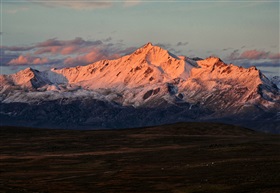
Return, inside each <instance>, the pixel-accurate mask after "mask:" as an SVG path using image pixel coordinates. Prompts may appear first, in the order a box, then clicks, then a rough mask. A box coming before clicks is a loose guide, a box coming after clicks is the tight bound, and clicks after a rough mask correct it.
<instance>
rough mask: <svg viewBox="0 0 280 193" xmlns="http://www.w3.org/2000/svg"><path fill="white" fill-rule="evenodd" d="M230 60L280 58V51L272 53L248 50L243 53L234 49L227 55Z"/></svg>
mask: <svg viewBox="0 0 280 193" xmlns="http://www.w3.org/2000/svg"><path fill="white" fill-rule="evenodd" d="M227 59H228V60H261V59H271V60H279V59H280V53H271V52H265V51H260V50H246V51H243V52H242V53H241V54H240V53H239V50H238V49H237V50H234V51H233V52H232V53H230V55H229V56H228V57H227Z"/></svg>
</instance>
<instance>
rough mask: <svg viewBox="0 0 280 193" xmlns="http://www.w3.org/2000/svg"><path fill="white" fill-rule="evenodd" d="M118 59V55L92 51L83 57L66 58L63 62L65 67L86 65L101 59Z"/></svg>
mask: <svg viewBox="0 0 280 193" xmlns="http://www.w3.org/2000/svg"><path fill="white" fill-rule="evenodd" d="M118 57H120V55H118V54H110V53H106V51H104V50H98V49H96V50H93V51H91V52H89V53H87V54H85V55H82V56H76V57H68V58H66V59H65V60H64V64H65V65H66V66H76V65H87V64H91V63H94V62H96V61H99V60H103V59H115V58H118Z"/></svg>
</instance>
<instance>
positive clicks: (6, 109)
mask: <svg viewBox="0 0 280 193" xmlns="http://www.w3.org/2000/svg"><path fill="white" fill-rule="evenodd" d="M0 80H1V82H2V83H3V84H1V86H0V89H1V91H0V93H1V97H0V101H1V114H0V118H1V120H3V121H2V123H1V124H3V125H26V126H28V125H29V126H36V127H46V126H47V127H56V128H73V129H92V128H124V127H141V126H148V125H158V124H164V123H174V122H180V121H207V120H211V121H222V122H225V123H233V124H239V125H243V126H247V127H250V128H253V129H256V130H262V131H266V132H280V128H279V127H280V126H279V125H280V124H279V123H280V118H279V109H280V95H279V89H278V88H277V86H276V85H275V84H274V83H273V82H271V81H270V80H268V79H267V78H266V77H265V76H264V75H263V74H262V73H261V72H260V71H259V70H258V69H256V68H255V67H251V68H248V69H246V68H242V67H238V66H234V65H233V64H230V65H227V64H225V63H224V62H223V61H221V60H220V59H219V58H215V57H210V58H207V59H204V60H203V59H199V60H197V59H191V58H188V57H182V56H175V55H174V54H171V53H169V52H168V51H167V50H164V49H162V48H160V47H158V46H153V45H152V44H151V43H148V44H146V45H144V46H143V47H142V48H139V49H138V50H136V51H135V52H134V53H132V54H131V55H127V56H123V57H121V58H119V59H116V60H102V61H99V62H96V63H93V64H89V65H87V66H77V67H73V68H63V69H51V70H49V71H44V72H40V71H37V70H34V69H31V68H28V69H25V70H23V71H20V72H18V73H16V74H12V75H1V76H0Z"/></svg>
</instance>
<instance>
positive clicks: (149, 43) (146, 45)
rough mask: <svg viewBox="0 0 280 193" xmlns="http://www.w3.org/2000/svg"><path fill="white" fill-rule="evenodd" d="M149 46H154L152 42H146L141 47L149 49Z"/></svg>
mask: <svg viewBox="0 0 280 193" xmlns="http://www.w3.org/2000/svg"><path fill="white" fill-rule="evenodd" d="M151 46H154V45H153V44H152V42H148V43H146V44H145V45H144V46H143V47H151Z"/></svg>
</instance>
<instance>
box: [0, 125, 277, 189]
mask: <svg viewBox="0 0 280 193" xmlns="http://www.w3.org/2000/svg"><path fill="white" fill-rule="evenodd" d="M0 132H1V135H0V138H1V139H0V152H1V154H0V192H1V193H26V192H40V193H47V192H49V193H64V192H65V193H66V192H76V193H82V192H94V193H103V192H104V193H126V192H127V193H128V192H129V193H140V192H141V193H149V192H162V193H163V192H167V193H168V192H171V193H202V192H207V193H221V192H227V193H233V192H239V193H276V192H280V154H279V149H280V140H279V139H280V137H279V135H269V134H262V133H257V132H254V131H251V130H248V129H245V128H240V127H236V126H231V125H225V124H218V123H178V124H173V125H166V126H158V127H150V128H138V129H124V130H99V131H78V130H49V129H32V128H17V127H1V128H0Z"/></svg>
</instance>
